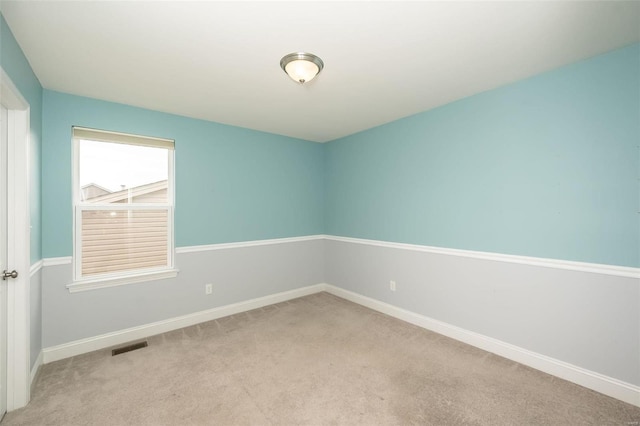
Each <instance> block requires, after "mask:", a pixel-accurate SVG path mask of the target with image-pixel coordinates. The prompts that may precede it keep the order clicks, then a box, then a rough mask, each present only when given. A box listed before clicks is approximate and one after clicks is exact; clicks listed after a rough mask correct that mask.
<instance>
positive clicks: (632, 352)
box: [325, 240, 640, 385]
mask: <svg viewBox="0 0 640 426" xmlns="http://www.w3.org/2000/svg"><path fill="white" fill-rule="evenodd" d="M325 262H326V268H325V278H326V280H327V283H328V284H332V285H334V286H338V287H340V288H343V289H345V290H349V291H352V292H355V293H358V294H360V295H363V296H367V297H370V298H373V299H376V300H379V301H382V302H386V303H389V304H392V305H394V306H397V307H400V308H403V309H406V310H409V311H412V312H415V313H418V314H421V315H424V316H427V317H430V318H433V319H436V320H440V321H443V322H446V323H448V324H451V325H455V326H458V327H461V328H464V329H466V330H470V331H474V332H476V333H480V334H482V335H485V336H488V337H492V338H495V339H498V340H501V341H503V342H506V343H510V344H513V345H516V346H519V347H521V348H524V349H528V350H530V351H533V352H536V353H539V354H542V355H546V356H549V357H552V358H555V359H557V360H561V361H564V362H567V363H570V364H573V365H576V366H578V367H582V368H585V369H587V370H591V371H594V372H597V373H601V374H604V375H606V376H610V377H613V378H616V379H619V380H622V381H625V382H627V383H631V384H634V385H640V362H639V360H640V283H639V282H638V280H637V279H634V278H623V277H616V276H611V275H602V274H595V273H587V272H575V271H569V270H562V269H554V268H546V267H536V266H529V265H522V264H515V263H507V262H498V261H490V260H481V259H473V258H467V257H458V256H451V255H442V254H433V253H425V252H418V251H410V250H403V249H395V248H385V247H377V246H371V245H363V244H356V243H348V242H339V241H331V240H329V241H326V242H325ZM390 280H394V281H396V284H397V291H396V292H391V291H390V290H389V281H390Z"/></svg>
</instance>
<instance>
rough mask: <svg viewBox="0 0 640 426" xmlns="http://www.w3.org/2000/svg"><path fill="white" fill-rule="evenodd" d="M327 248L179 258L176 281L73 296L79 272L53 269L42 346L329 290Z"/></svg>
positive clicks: (305, 244) (283, 247) (281, 247)
mask: <svg viewBox="0 0 640 426" xmlns="http://www.w3.org/2000/svg"><path fill="white" fill-rule="evenodd" d="M323 248H324V241H323V240H312V241H302V242H292V243H283V244H271V245H264V246H253V247H244V248H232V249H224V250H210V251H201V252H193V253H183V254H177V257H176V266H177V268H178V269H180V273H179V274H178V277H176V278H172V279H165V280H158V281H149V282H144V283H138V284H130V285H124V286H119V287H109V288H103V289H98V290H90V291H84V292H79V293H69V291H68V290H67V289H66V285H67V284H69V283H70V282H71V278H72V267H71V264H65V265H57V266H47V267H45V268H44V269H43V282H44V283H46V284H45V286H44V287H43V289H42V324H43V329H42V346H44V347H45V348H47V347H51V346H56V345H60V344H63V343H69V342H73V341H75V340H79V339H83V338H88V337H93V336H98V335H101V334H104V333H109V332H113V331H118V330H122V329H126V328H130V327H135V326H139V325H144V324H149V323H152V322H155V321H161V320H166V319H171V318H174V317H177V316H181V315H187V314H191V313H195V312H199V311H204V310H207V309H211V308H215V307H219V306H224V305H229V304H232V303H237V302H242V301H246V300H250V299H254V298H257V297H262V296H268V295H272V294H275V293H279V292H283V291H287V290H293V289H296V288H301V287H306V286H309V285H314V284H319V283H322V282H324V268H323V265H324V261H323V259H322V257H323V255H324V250H323ZM206 283H212V284H213V286H214V290H213V294H212V295H205V291H204V290H205V284H206ZM32 338H33V336H32ZM32 350H33V348H32Z"/></svg>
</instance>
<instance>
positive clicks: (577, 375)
mask: <svg viewBox="0 0 640 426" xmlns="http://www.w3.org/2000/svg"><path fill="white" fill-rule="evenodd" d="M321 291H327V292H329V293H331V294H333V295H335V296H338V297H341V298H343V299H346V300H349V301H351V302H354V303H357V304H359V305H362V306H366V307H367V308H370V309H373V310H375V311H378V312H382V313H384V314H386V315H389V316H392V317H394V318H398V319H400V320H402V321H406V322H408V323H411V324H414V325H417V326H419V327H422V328H425V329H427V330H431V331H434V332H436V333H439V334H442V335H444V336H447V337H451V338H453V339H456V340H459V341H461V342H464V343H467V344H469V345H472V346H475V347H477V348H480V349H483V350H486V351H488V352H492V353H494V354H496V355H500V356H502V357H505V358H508V359H510V360H513V361H516V362H519V363H521V364H524V365H527V366H529V367H532V368H535V369H537V370H540V371H543V372H545V373H548V374H551V375H553V376H556V377H559V378H561V379H564V380H567V381H570V382H573V383H576V384H578V385H581V386H584V387H586V388H589V389H592V390H594V391H596V392H600V393H602V394H604V395H607V396H610V397H613V398H616V399H619V400H621V401H624V402H627V403H629V404H632V405H635V406H638V407H640V387H638V386H635V385H632V384H630V383H626V382H623V381H621V380H618V379H614V378H612V377H608V376H605V375H603V374H599V373H596V372H593V371H589V370H586V369H584V368H581V367H577V366H575V365H572V364H569V363H566V362H563V361H560V360H557V359H554V358H550V357H548V356H545V355H541V354H538V353H535V352H532V351H529V350H526V349H523V348H520V347H518V346H514V345H511V344H509V343H505V342H502V341H500V340H497V339H494V338H491V337H487V336H484V335H482V334H478V333H475V332H472V331H468V330H465V329H462V328H460V327H456V326H454V325H451V324H447V323H444V322H442V321H438V320H435V319H432V318H429V317H426V316H424V315H420V314H416V313H414V312H411V311H407V310H405V309H402V308H398V307H396V306H393V305H390V304H388V303H384V302H380V301H378V300H375V299H371V298H369V297H366V296H362V295H360V294H357V293H353V292H351V291H348V290H344V289H341V288H339V287H335V286H333V285H330V284H316V285H312V286H308V287H303V288H299V289H295V290H291V291H286V292H282V293H276V294H273V295H270V296H265V297H260V298H257V299H251V300H247V301H245V302H239V303H234V304H231V305H227V306H221V307H218V308H213V309H209V310H206V311H201V312H196V313H194V314H189V315H184V316H180V317H176V318H171V319H168V320H164V321H158V322H154V323H151V324H146V325H142V326H139V327H132V328H128V329H125V330H120V331H116V332H113V333H107V334H102V335H100V336H95V337H90V338H87V339H81V340H76V341H74V342H70V343H66V344H63V345H58V346H53V347H49V348H45V349H43V350H42V352H40V355H39V357H38V360H37V361H36V363H35V365H34V368H33V369H32V371H31V380H32V381H33V379H34V378H35V374H36V373H37V369H38V367H39V366H40V365H41V364H43V363H44V364H47V363H50V362H53V361H57V360H60V359H64V358H69V357H72V356H76V355H80V354H83V353H87V352H91V351H95V350H99V349H104V348H108V347H110V346H114V345H119V344H123V343H127V342H131V341H133V340H136V339H142V338H145V337H149V336H153V335H156V334H160V333H165V332H167V331H172V330H177V329H179V328H183V327H189V326H191V325H195V324H199V323H202V322H206V321H211V320H214V319H217V318H222V317H225V316H229V315H233V314H237V313H240V312H245V311H249V310H252V309H257V308H261V307H263V306H268V305H272V304H274V303H279V302H284V301H286V300H291V299H295V298H297V297H302V296H307V295H310V294H314V293H319V292H321Z"/></svg>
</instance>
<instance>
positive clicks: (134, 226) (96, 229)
mask: <svg viewBox="0 0 640 426" xmlns="http://www.w3.org/2000/svg"><path fill="white" fill-rule="evenodd" d="M73 145H74V194H73V198H74V231H75V235H74V253H73V263H74V283H73V284H70V285H69V286H68V288H69V289H70V290H71V291H77V290H79V289H83V290H84V289H88V288H97V287H106V286H112V285H120V284H125V283H129V282H138V281H146V280H150V279H158V278H165V277H170V276H175V275H176V273H177V271H176V270H175V269H173V251H174V250H173V249H174V247H173V209H174V208H173V203H174V201H173V200H174V184H173V182H174V179H173V152H174V151H173V148H174V142H173V141H172V140H168V139H159V138H151V137H146V136H136V135H129V134H123V133H116V132H107V131H102V130H93V129H86V128H82V127H74V128H73Z"/></svg>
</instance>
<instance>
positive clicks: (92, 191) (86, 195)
mask: <svg viewBox="0 0 640 426" xmlns="http://www.w3.org/2000/svg"><path fill="white" fill-rule="evenodd" d="M80 189H81V191H82V195H83V197H82V198H83V199H85V200H89V199H91V198H95V197H98V196H100V195H105V194H111V191H109V190H108V189H107V188H105V187H103V186H100V185H98V184H95V183H90V184H88V185H84V186H83V187H82V188H80Z"/></svg>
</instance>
